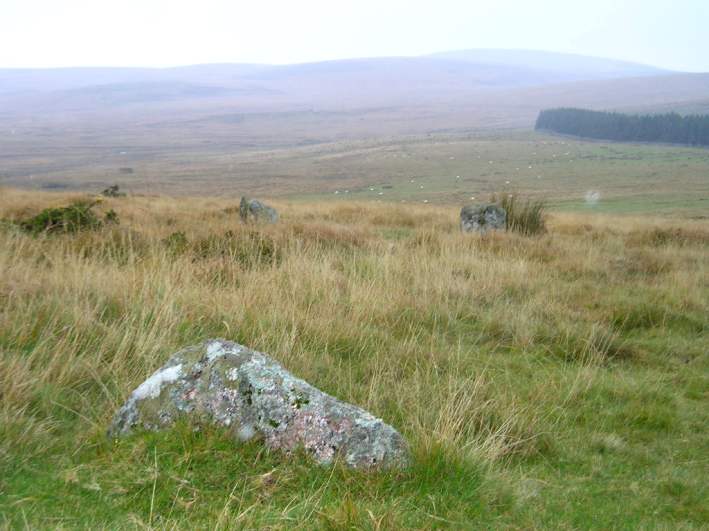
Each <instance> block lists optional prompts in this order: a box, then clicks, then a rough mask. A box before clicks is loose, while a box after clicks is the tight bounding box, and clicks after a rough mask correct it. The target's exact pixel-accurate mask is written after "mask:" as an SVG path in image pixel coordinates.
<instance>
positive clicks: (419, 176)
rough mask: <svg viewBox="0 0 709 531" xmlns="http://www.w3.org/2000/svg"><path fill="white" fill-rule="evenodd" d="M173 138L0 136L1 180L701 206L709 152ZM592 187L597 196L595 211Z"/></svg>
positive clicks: (438, 140) (328, 195) (517, 136)
mask: <svg viewBox="0 0 709 531" xmlns="http://www.w3.org/2000/svg"><path fill="white" fill-rule="evenodd" d="M312 127H313V128H314V126H312ZM286 129H287V130H288V131H291V129H290V128H286ZM276 131H280V129H278V128H277V129H276ZM297 131H299V130H298V129H297V128H295V132H292V133H291V134H296V132H297ZM173 133H174V134H173V135H172V136H171V135H167V134H163V132H160V131H156V132H155V137H154V138H152V137H151V138H145V137H139V138H134V137H133V136H130V135H129V134H128V133H126V136H127V137H128V138H130V140H126V139H124V138H123V136H121V135H120V134H118V133H117V132H116V131H114V130H108V131H106V132H105V133H103V132H98V133H97V134H96V136H95V139H94V140H92V141H91V142H88V141H87V140H86V139H85V138H83V137H81V136H74V135H75V134H74V133H71V132H66V133H64V132H61V133H57V134H56V135H48V136H41V135H40V134H39V133H38V132H36V131H34V132H30V133H22V132H18V134H17V135H16V136H13V137H6V138H3V137H1V136H0V142H3V144H4V152H5V153H4V155H3V156H2V157H0V185H2V184H5V185H12V186H22V187H26V188H36V189H37V188H38V189H42V188H45V189H46V188H59V189H61V188H65V189H67V190H80V191H86V190H93V191H95V192H98V191H100V190H102V189H103V188H105V187H106V186H108V185H111V184H114V183H117V184H120V185H121V187H123V188H124V189H125V190H128V191H130V192H133V193H140V194H149V195H160V194H163V195H188V196H194V195H205V196H209V195H211V196H222V197H239V196H240V195H242V194H246V195H249V196H256V197H259V196H266V197H272V196H277V197H279V198H283V199H289V200H301V201H311V202H312V201H321V200H323V199H328V200H338V201H352V200H356V201H360V200H366V201H378V200H383V201H390V202H391V201H397V202H401V201H406V202H419V203H423V202H424V201H427V202H428V203H430V204H453V203H455V204H457V205H461V204H462V203H464V202H468V201H470V200H471V199H470V198H471V197H476V199H480V198H481V196H482V197H487V196H488V195H489V194H490V193H492V192H499V191H501V190H506V191H513V192H521V193H525V194H530V195H535V196H539V197H544V198H547V199H549V200H550V201H551V202H552V203H553V205H552V206H553V207H554V208H558V209H561V210H566V211H569V210H572V211H578V210H580V211H590V212H593V211H599V212H611V213H623V212H635V213H651V214H663V215H674V214H678V213H679V214H681V215H683V216H706V215H707V211H709V150H707V149H701V148H684V147H678V146H666V145H635V144H614V143H604V142H589V141H581V140H574V139H568V138H562V137H554V136H549V135H543V134H537V133H531V132H520V131H517V132H511V131H500V132H491V131H489V130H488V131H486V132H480V131H478V132H470V133H466V134H461V133H458V134H445V133H442V132H438V133H435V134H431V135H423V136H421V135H419V136H408V137H407V136H397V137H392V138H387V137H379V138H375V139H371V138H370V139H359V140H357V139H353V140H341V141H328V142H324V141H322V142H320V141H319V142H316V143H315V144H312V145H302V146H297V145H293V144H288V145H284V146H280V147H263V145H262V147H259V148H256V147H245V146H244V145H243V144H242V143H241V140H240V139H239V137H234V138H231V139H230V138H229V136H228V134H227V131H221V130H211V129H210V130H209V131H204V132H200V130H196V131H195V130H193V129H188V130H186V131H185V132H184V133H183V134H182V136H180V135H179V134H178V132H173ZM268 133H273V134H275V132H273V131H272V130H270V129H268V128H264V129H263V134H264V135H266V134H268ZM131 134H132V133H131ZM335 137H336V135H335ZM91 138H94V137H91ZM258 138H260V137H258ZM252 140H253V141H254V142H256V140H254V139H252ZM291 140H292V139H291ZM257 143H258V142H257ZM262 144H263V143H262ZM589 191H591V192H598V193H599V194H600V200H599V201H598V203H597V204H595V205H592V206H593V208H589V206H588V205H587V204H586V202H585V199H584V198H585V196H586V194H587V192H589Z"/></svg>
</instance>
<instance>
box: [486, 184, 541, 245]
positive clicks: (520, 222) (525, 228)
mask: <svg viewBox="0 0 709 531" xmlns="http://www.w3.org/2000/svg"><path fill="white" fill-rule="evenodd" d="M492 201H493V202H498V203H499V205H500V206H501V207H502V208H504V209H505V211H506V212H507V230H510V231H513V232H518V233H520V234H523V235H525V236H530V235H532V234H541V233H543V232H544V231H546V221H545V210H546V202H545V201H544V200H541V199H530V198H527V199H525V200H524V201H523V200H522V199H520V198H519V196H518V195H517V194H500V197H499V200H498V199H497V197H496V196H493V197H492Z"/></svg>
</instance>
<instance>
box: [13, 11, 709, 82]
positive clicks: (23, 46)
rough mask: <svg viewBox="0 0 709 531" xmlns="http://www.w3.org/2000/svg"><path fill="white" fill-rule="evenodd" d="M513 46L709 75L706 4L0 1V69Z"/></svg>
mask: <svg viewBox="0 0 709 531" xmlns="http://www.w3.org/2000/svg"><path fill="white" fill-rule="evenodd" d="M468 48H515V49H535V50H549V51H558V52H572V53H580V54H586V55H595V56H600V57H609V58H616V59H626V60H630V61H637V62H642V63H646V64H652V65H656V66H661V67H666V68H670V69H675V70H686V71H704V72H709V0H672V1H670V0H593V1H589V0H426V1H419V0H287V1H275V0H249V1H242V0H192V1H183V0H113V1H110V2H109V1H104V0H0V67H55V66H172V65H184V64H195V63H215V62H249V63H295V62H309V61H319V60H327V59H340V58H350V57H376V56H386V55H419V54H426V53H431V52H437V51H448V50H457V49H468Z"/></svg>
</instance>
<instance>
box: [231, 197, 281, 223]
mask: <svg viewBox="0 0 709 531" xmlns="http://www.w3.org/2000/svg"><path fill="white" fill-rule="evenodd" d="M239 216H240V217H241V221H243V222H244V223H247V222H249V221H256V222H265V223H276V222H277V221H278V212H276V209H275V208H273V207H270V206H268V205H266V204H265V203H262V202H261V201H258V200H257V199H249V198H247V197H242V198H241V203H240V204H239Z"/></svg>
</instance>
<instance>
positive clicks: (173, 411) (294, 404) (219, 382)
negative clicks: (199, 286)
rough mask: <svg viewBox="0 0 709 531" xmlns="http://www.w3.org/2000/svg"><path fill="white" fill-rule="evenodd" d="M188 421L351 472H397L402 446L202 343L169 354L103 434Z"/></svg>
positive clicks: (254, 356) (264, 370)
mask: <svg viewBox="0 0 709 531" xmlns="http://www.w3.org/2000/svg"><path fill="white" fill-rule="evenodd" d="M184 415H188V416H190V417H191V418H193V419H194V420H195V421H197V422H209V423H214V424H217V425H219V426H223V427H225V428H227V429H228V430H230V433H231V434H232V435H233V436H234V437H235V438H236V439H239V440H241V441H247V440H249V439H252V438H254V437H259V438H261V439H263V441H264V443H265V444H266V445H267V446H268V447H269V448H272V449H279V450H283V451H285V452H290V451H292V450H295V449H297V448H304V449H305V450H306V451H307V452H308V453H309V454H311V455H312V456H313V457H314V459H315V460H316V461H318V462H319V463H322V464H327V463H330V462H332V461H333V460H334V459H336V458H338V457H339V458H341V459H343V460H344V462H345V463H347V465H349V466H351V467H356V468H373V467H388V466H403V465H405V464H406V463H407V462H408V457H409V453H408V447H407V445H406V442H405V441H404V439H403V437H402V436H401V435H400V434H399V433H398V432H397V431H396V430H395V429H394V428H392V427H391V426H389V425H388V424H385V423H384V422H383V421H382V420H380V419H378V418H375V417H374V416H372V415H371V414H370V413H368V412H367V411H365V410H363V409H361V408H359V407H357V406H353V405H351V404H347V403H344V402H341V401H339V400H337V399H336V398H334V397H332V396H330V395H328V394H325V393H323V392H322V391H320V390H318V389H316V388H315V387H313V386H311V385H310V384H308V383H307V382H305V381H304V380H301V379H299V378H296V377H294V376H293V375H292V374H290V373H289V372H288V371H286V370H285V369H284V368H283V367H281V366H280V365H279V364H278V363H276V362H275V361H274V360H272V359H271V358H269V357H268V356H266V355H265V354H262V353H260V352H256V351H253V350H250V349H248V348H247V347H244V346H242V345H239V344H236V343H232V342H230V341H224V340H221V339H214V340H208V341H206V342H204V343H203V344H202V345H198V346H193V347H188V348H186V349H184V350H181V351H179V352H177V353H176V354H174V355H173V356H172V357H171V358H170V359H169V360H168V362H167V363H166V364H165V365H163V367H162V368H160V369H159V370H157V371H156V372H155V373H153V375H152V376H150V378H148V379H147V380H145V382H143V383H142V384H140V386H138V387H137V388H136V389H135V390H134V391H133V393H132V394H131V395H130V397H129V398H128V401H127V402H126V403H125V404H124V405H123V407H121V408H120V409H119V410H118V412H117V413H116V415H115V417H114V419H113V422H112V424H111V427H110V429H109V431H108V434H109V436H111V437H118V436H123V435H127V434H129V433H131V432H133V431H134V430H136V429H146V430H159V429H163V428H168V427H170V426H171V425H173V424H174V423H175V421H176V420H177V419H178V418H180V417H182V416H184Z"/></svg>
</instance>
